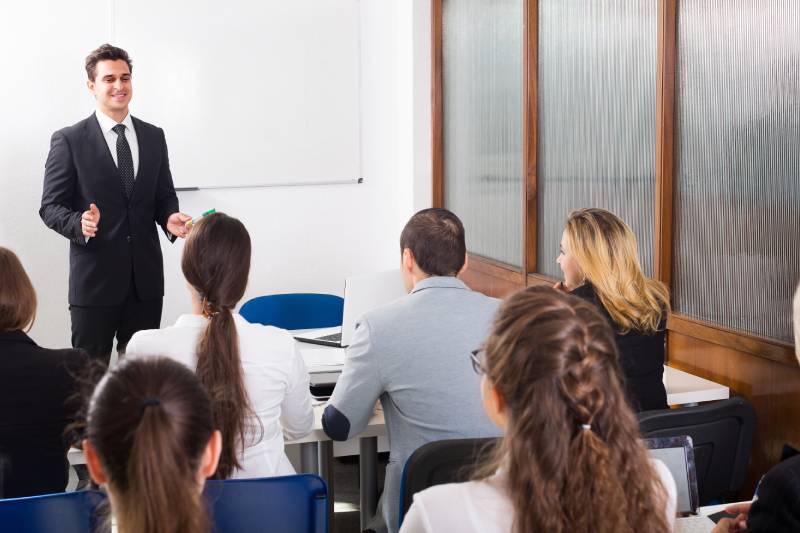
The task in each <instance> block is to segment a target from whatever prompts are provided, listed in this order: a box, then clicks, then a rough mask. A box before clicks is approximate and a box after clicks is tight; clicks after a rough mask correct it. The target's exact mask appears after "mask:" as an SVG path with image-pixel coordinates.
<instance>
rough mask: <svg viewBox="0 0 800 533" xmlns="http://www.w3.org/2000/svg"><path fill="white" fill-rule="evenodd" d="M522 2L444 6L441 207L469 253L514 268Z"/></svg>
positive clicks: (461, 1)
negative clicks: (459, 224)
mask: <svg viewBox="0 0 800 533" xmlns="http://www.w3.org/2000/svg"><path fill="white" fill-rule="evenodd" d="M522 25H523V19H522V1H521V0H498V1H492V2H486V1H485V0H444V1H443V3H442V66H443V79H442V85H443V93H444V95H443V104H444V112H443V114H444V185H445V191H444V193H445V195H444V203H445V207H447V208H448V209H450V210H452V211H453V212H455V213H456V214H457V215H458V216H459V217H460V218H461V220H462V221H463V223H464V227H465V229H466V238H467V248H468V250H469V251H470V252H473V253H476V254H479V255H482V256H485V257H489V258H491V259H495V260H498V261H502V262H504V263H508V264H510V265H514V266H520V265H522V246H523V244H522V227H523V216H522V207H523V174H522V173H523V163H522V109H523V108H522V68H523V66H522Z"/></svg>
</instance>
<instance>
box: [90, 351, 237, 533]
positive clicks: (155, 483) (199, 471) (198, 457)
mask: <svg viewBox="0 0 800 533" xmlns="http://www.w3.org/2000/svg"><path fill="white" fill-rule="evenodd" d="M221 448H222V439H221V436H220V433H219V431H216V430H215V429H214V422H213V416H212V412H211V401H210V399H209V397H208V394H207V393H206V391H205V389H204V388H203V386H202V385H201V384H200V382H199V381H198V380H197V377H195V375H194V373H193V372H192V371H191V370H189V369H187V368H186V367H185V366H184V365H182V364H180V363H177V362H175V361H173V360H171V359H167V358H165V357H159V358H148V359H128V360H125V361H122V362H121V363H120V364H119V365H118V366H117V367H116V368H114V369H112V370H110V371H109V372H108V373H107V374H106V375H105V376H104V377H103V379H102V380H101V381H100V383H98V385H97V387H96V388H95V390H94V394H93V395H92V398H91V400H90V402H89V409H88V416H87V426H86V439H85V440H84V441H83V451H84V454H85V455H86V466H87V467H88V469H89V475H91V477H92V479H93V480H94V481H95V483H97V484H98V485H103V486H105V487H106V489H107V492H108V495H109V498H110V500H111V509H112V511H113V513H114V516H115V517H116V519H117V529H118V530H119V531H121V532H131V531H136V532H140V533H157V532H163V531H172V532H176V533H177V532H190V531H191V532H205V531H210V530H211V528H210V527H209V520H208V517H207V516H206V509H205V504H204V502H203V498H202V491H203V484H204V483H205V480H206V478H208V477H210V476H211V475H212V474H213V473H214V470H215V469H216V467H217V461H218V459H219V455H220V450H221Z"/></svg>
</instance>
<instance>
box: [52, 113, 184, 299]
mask: <svg viewBox="0 0 800 533" xmlns="http://www.w3.org/2000/svg"><path fill="white" fill-rule="evenodd" d="M132 118H133V117H132ZM133 127H134V129H135V130H136V138H137V141H138V143H139V168H138V172H137V174H136V181H135V183H134V187H133V193H132V194H131V197H130V200H128V199H127V198H125V192H124V190H123V186H122V180H121V178H120V175H119V171H118V170H117V167H116V165H115V164H114V159H113V158H112V156H111V153H110V152H109V150H108V144H107V143H106V141H105V138H104V137H103V132H102V130H101V129H100V124H99V123H98V121H97V117H95V115H94V114H92V115H91V116H90V117H89V118H87V119H86V120H82V121H80V122H78V123H77V124H75V125H73V126H70V127H67V128H64V129H62V130H59V131H57V132H55V133H54V134H53V137H52V139H51V140H50V154H49V155H48V156H47V163H46V165H45V174H44V187H43V190H42V206H41V208H40V209H39V215H40V216H41V217H42V220H44V223H45V224H46V225H47V227H49V228H51V229H53V230H55V231H57V232H58V233H60V234H61V235H63V236H65V237H66V238H68V239H69V240H70V251H69V257H70V261H69V267H70V268H69V303H70V304H71V305H80V306H106V305H119V304H121V303H122V302H123V301H124V300H125V298H126V296H127V295H128V290H129V287H130V282H131V276H133V279H134V280H135V283H136V289H137V292H138V295H139V298H141V299H142V300H153V299H156V298H160V297H162V296H163V295H164V269H163V259H162V256H161V246H160V244H159V242H158V233H157V231H156V225H155V224H154V222H155V223H156V224H159V225H161V226H162V228H164V231H165V232H166V233H167V236H168V237H169V238H170V240H174V239H175V238H174V236H172V235H171V234H170V233H169V232H167V229H166V224H167V219H168V218H169V216H170V215H171V214H173V213H175V212H177V211H178V197H177V195H176V194H175V188H174V187H173V184H172V174H171V173H170V170H169V159H168V157H167V143H166V140H165V138H164V132H163V131H162V130H161V129H160V128H157V127H155V126H153V125H151V124H148V123H146V122H142V121H141V120H139V119H137V118H133ZM90 203H94V204H96V205H97V208H98V209H99V210H100V224H99V226H98V230H97V236H96V237H92V238H91V239H89V242H88V243H87V242H86V240H85V239H84V236H83V233H82V232H81V215H82V213H83V212H84V211H86V210H87V209H89V204H90Z"/></svg>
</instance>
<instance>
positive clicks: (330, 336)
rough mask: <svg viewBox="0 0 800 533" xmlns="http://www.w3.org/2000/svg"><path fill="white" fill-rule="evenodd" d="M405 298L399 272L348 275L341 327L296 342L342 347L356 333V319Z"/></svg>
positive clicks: (318, 331)
mask: <svg viewBox="0 0 800 533" xmlns="http://www.w3.org/2000/svg"><path fill="white" fill-rule="evenodd" d="M405 295H406V289H405V287H404V286H403V277H402V276H401V274H400V270H399V269H396V270H388V271H386V272H377V273H372V274H363V275H360V276H351V277H349V278H347V279H346V280H345V282H344V312H343V314H342V325H341V327H335V328H322V329H315V330H310V331H306V332H303V333H302V334H300V335H296V336H295V339H297V340H298V341H300V342H308V343H311V344H321V345H323V346H334V347H337V348H345V347H347V346H349V345H350V340H351V339H352V337H353V333H354V332H355V330H356V320H358V319H359V318H361V317H362V316H363V315H364V313H366V312H368V311H372V310H373V309H377V308H378V307H381V306H382V305H385V304H388V303H389V302H392V301H394V300H396V299H398V298H400V297H402V296H405Z"/></svg>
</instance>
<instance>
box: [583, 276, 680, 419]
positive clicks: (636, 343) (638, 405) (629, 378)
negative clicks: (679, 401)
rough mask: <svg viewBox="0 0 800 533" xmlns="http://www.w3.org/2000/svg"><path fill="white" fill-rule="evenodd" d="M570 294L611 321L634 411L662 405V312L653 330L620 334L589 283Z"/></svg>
mask: <svg viewBox="0 0 800 533" xmlns="http://www.w3.org/2000/svg"><path fill="white" fill-rule="evenodd" d="M571 294H573V295H574V296H578V297H580V298H583V299H584V300H587V301H589V302H592V303H593V304H594V305H595V306H597V308H598V309H599V310H600V312H601V313H602V314H603V316H605V317H606V319H607V320H608V323H609V324H611V328H612V329H613V330H614V337H615V338H616V341H617V350H618V351H619V361H620V366H621V367H622V374H623V377H624V381H625V383H624V385H625V391H626V393H627V396H628V402H629V403H630V405H631V407H633V409H634V410H635V411H649V410H651V409H666V408H667V391H666V389H665V388H664V381H663V377H664V338H665V336H666V314H665V316H664V317H663V318H662V319H661V323H660V324H659V325H658V331H656V332H655V333H653V334H650V335H648V334H645V333H642V332H639V331H635V330H631V331H629V332H628V333H625V334H624V335H623V334H621V333H620V332H619V329H620V328H619V325H617V324H616V323H615V322H614V320H613V319H612V318H611V315H609V314H608V311H606V308H605V307H603V304H602V303H601V302H600V298H598V297H597V294H596V293H595V290H594V287H592V285H591V284H590V283H585V284H583V285H581V286H580V287H578V288H576V289H575V290H573V291H572V292H571Z"/></svg>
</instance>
